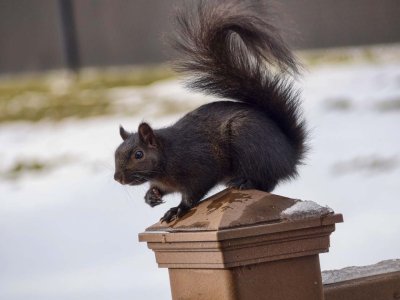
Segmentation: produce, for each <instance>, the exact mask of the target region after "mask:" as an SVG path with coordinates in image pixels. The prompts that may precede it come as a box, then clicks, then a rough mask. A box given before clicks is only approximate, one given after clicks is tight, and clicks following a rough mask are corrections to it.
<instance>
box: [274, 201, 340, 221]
mask: <svg viewBox="0 0 400 300" xmlns="http://www.w3.org/2000/svg"><path fill="white" fill-rule="evenodd" d="M332 213H333V210H332V209H331V208H329V207H327V206H325V207H324V206H321V205H319V204H317V203H315V202H313V201H300V200H299V201H297V202H296V203H295V204H293V205H292V206H290V207H288V208H287V209H285V210H284V211H282V213H281V217H282V218H283V219H289V220H299V219H308V218H313V217H314V218H319V217H321V216H324V215H329V214H332Z"/></svg>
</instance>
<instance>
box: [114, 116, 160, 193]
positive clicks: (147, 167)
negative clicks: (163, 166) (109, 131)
mask: <svg viewBox="0 0 400 300" xmlns="http://www.w3.org/2000/svg"><path fill="white" fill-rule="evenodd" d="M119 134H120V135H121V138H122V139H123V142H122V144H121V145H119V147H118V148H117V150H116V151H115V174H114V179H115V180H116V181H118V182H119V183H121V184H130V185H138V184H142V183H144V182H146V181H148V180H151V179H152V178H154V177H155V176H156V175H157V173H158V165H159V163H158V162H159V161H160V159H159V156H160V151H159V146H160V145H159V143H158V140H157V138H156V136H155V134H154V132H153V129H152V128H151V127H150V125H149V124H147V123H141V124H140V125H139V128H138V132H137V133H130V132H127V131H126V130H125V129H124V128H123V127H122V126H120V127H119Z"/></svg>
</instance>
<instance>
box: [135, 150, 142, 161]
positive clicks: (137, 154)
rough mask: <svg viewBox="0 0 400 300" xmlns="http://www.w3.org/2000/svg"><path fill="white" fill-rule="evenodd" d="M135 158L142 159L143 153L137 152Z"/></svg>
mask: <svg viewBox="0 0 400 300" xmlns="http://www.w3.org/2000/svg"><path fill="white" fill-rule="evenodd" d="M135 158H136V159H142V158H143V151H140V150H139V151H136V152H135Z"/></svg>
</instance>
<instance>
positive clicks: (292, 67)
mask: <svg viewBox="0 0 400 300" xmlns="http://www.w3.org/2000/svg"><path fill="white" fill-rule="evenodd" d="M197 3H198V4H197V6H196V7H195V9H192V10H185V11H181V12H179V13H178V16H177V25H178V28H177V34H176V36H175V38H174V39H173V40H172V44H173V46H174V48H175V49H176V50H177V51H178V52H179V57H180V59H179V60H177V61H176V62H175V69H176V70H177V71H178V72H182V73H184V74H186V75H189V76H188V77H189V81H188V86H189V87H190V88H192V89H195V90H200V91H203V92H205V93H208V94H213V95H216V96H219V97H223V98H228V99H232V100H236V101H235V102H233V101H219V102H213V103H210V104H206V105H203V106H201V107H199V108H198V109H196V110H194V111H192V112H190V113H188V114H187V115H186V116H184V117H183V118H182V119H180V120H179V121H178V122H177V123H175V124H174V125H173V126H170V127H167V128H164V129H160V130H154V131H153V130H152V129H151V127H150V126H149V125H148V124H141V125H140V126H139V130H138V133H135V134H130V135H129V136H128V137H127V136H126V134H127V132H126V131H125V130H123V128H122V129H121V130H120V133H121V136H122V137H123V138H124V142H123V143H122V144H121V146H120V147H119V148H118V149H117V151H116V154H115V156H116V175H115V178H116V179H117V180H119V181H120V182H121V183H127V184H140V183H142V182H143V180H146V181H150V183H151V187H150V190H149V191H148V192H147V194H146V202H147V203H149V204H150V205H151V206H154V205H158V204H160V203H162V196H163V195H165V194H167V193H171V192H180V193H181V194H182V202H181V203H180V205H179V206H178V207H176V208H172V209H171V210H169V211H168V212H167V213H166V214H165V215H164V217H163V218H162V220H165V221H167V222H169V221H171V220H172V219H173V218H176V217H180V216H182V215H183V214H184V213H185V212H186V211H187V210H188V209H190V208H191V207H193V206H194V205H195V204H196V203H197V202H198V201H200V200H201V198H202V197H203V196H204V195H205V194H206V193H207V192H208V191H209V190H210V189H211V188H212V187H213V186H215V185H216V184H217V183H225V184H227V185H228V186H230V187H234V188H239V189H253V188H255V189H260V190H264V191H268V192H269V191H272V190H273V189H274V187H275V186H276V184H277V183H278V182H279V181H281V180H284V179H288V178H292V177H294V176H295V175H297V169H296V166H297V165H298V164H299V163H301V161H302V159H303V157H304V153H305V149H306V148H305V139H306V131H305V125H304V120H303V119H302V118H301V114H300V112H299V97H298V94H297V92H295V91H294V89H293V86H292V84H291V82H290V79H289V78H290V76H292V75H295V74H297V73H298V71H299V69H298V65H297V63H296V59H295V58H294V56H293V55H292V53H291V52H290V51H289V49H288V48H287V47H286V45H285V44H284V42H283V41H282V39H281V37H280V35H279V33H278V32H277V30H276V29H275V27H274V26H272V25H271V24H269V23H268V22H266V21H265V20H264V19H263V17H262V16H263V14H262V7H261V6H259V5H257V6H256V7H254V6H253V5H251V4H249V3H248V2H247V1H240V2H239V1H197ZM274 69H275V70H274ZM135 151H136V152H137V151H143V152H144V153H145V155H144V158H142V159H139V160H138V159H135V158H133V157H132V155H133V154H132V153H133V152H135ZM127 152H129V153H130V154H129V155H128V154H127Z"/></svg>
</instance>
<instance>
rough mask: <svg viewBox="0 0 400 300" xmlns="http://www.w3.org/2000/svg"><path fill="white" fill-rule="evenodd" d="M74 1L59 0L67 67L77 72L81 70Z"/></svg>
mask: <svg viewBox="0 0 400 300" xmlns="http://www.w3.org/2000/svg"><path fill="white" fill-rule="evenodd" d="M72 1H73V0H59V7H60V14H61V29H62V37H63V43H64V53H65V57H66V62H67V67H68V68H69V69H70V70H72V71H75V72H77V71H78V70H79V68H80V63H81V62H80V58H79V45H78V36H77V31H76V24H75V18H74V7H73V2H72Z"/></svg>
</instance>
